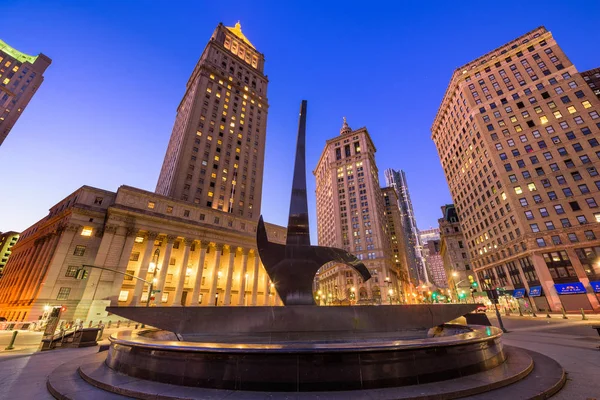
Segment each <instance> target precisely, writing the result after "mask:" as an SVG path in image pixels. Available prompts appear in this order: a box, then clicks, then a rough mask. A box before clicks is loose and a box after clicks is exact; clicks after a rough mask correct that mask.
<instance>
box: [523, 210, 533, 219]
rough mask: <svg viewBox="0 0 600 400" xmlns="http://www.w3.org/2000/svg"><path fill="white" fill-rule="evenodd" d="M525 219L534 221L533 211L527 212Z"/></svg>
mask: <svg viewBox="0 0 600 400" xmlns="http://www.w3.org/2000/svg"><path fill="white" fill-rule="evenodd" d="M525 218H527V219H533V213H532V212H531V211H525Z"/></svg>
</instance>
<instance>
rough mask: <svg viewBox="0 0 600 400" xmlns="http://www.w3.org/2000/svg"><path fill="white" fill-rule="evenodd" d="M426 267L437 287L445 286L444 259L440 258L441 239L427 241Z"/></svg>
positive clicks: (446, 285) (446, 284) (446, 283)
mask: <svg viewBox="0 0 600 400" xmlns="http://www.w3.org/2000/svg"><path fill="white" fill-rule="evenodd" d="M425 247H426V248H427V258H426V259H425V262H426V263H427V268H428V269H429V271H430V274H431V275H430V276H431V281H432V282H433V284H434V285H435V286H436V287H438V288H447V287H448V282H447V279H446V271H444V259H443V258H442V254H441V253H440V251H441V240H440V239H439V238H438V239H434V240H430V241H428V242H427V244H426V245H425Z"/></svg>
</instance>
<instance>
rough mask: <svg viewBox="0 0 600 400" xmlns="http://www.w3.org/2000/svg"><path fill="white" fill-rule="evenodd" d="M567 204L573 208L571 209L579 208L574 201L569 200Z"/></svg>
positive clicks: (576, 209) (577, 209)
mask: <svg viewBox="0 0 600 400" xmlns="http://www.w3.org/2000/svg"><path fill="white" fill-rule="evenodd" d="M569 206H570V207H571V210H573V211H579V210H581V207H579V203H578V202H576V201H570V202H569Z"/></svg>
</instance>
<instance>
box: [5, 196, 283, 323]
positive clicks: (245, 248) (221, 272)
mask: <svg viewBox="0 0 600 400" xmlns="http://www.w3.org/2000/svg"><path fill="white" fill-rule="evenodd" d="M267 230H268V235H269V239H270V240H271V241H274V242H279V243H284V241H285V234H286V230H285V228H283V227H278V226H275V225H271V224H267ZM255 231H256V222H255V221H253V220H249V219H247V218H240V217H237V216H234V215H231V214H230V213H227V212H224V211H220V210H214V209H212V208H210V207H205V206H196V205H194V204H190V203H189V202H185V201H181V200H175V199H172V198H169V197H166V196H161V195H158V194H156V193H153V192H147V191H144V190H140V189H136V188H133V187H129V186H121V187H120V188H119V190H118V191H117V192H116V193H114V192H109V191H106V190H102V189H97V188H92V187H89V186H83V187H82V188H80V189H78V190H77V191H75V192H74V193H72V194H71V195H69V196H68V197H66V198H65V199H63V200H62V201H61V202H59V203H58V204H56V205H55V206H54V207H52V208H51V209H50V212H49V214H48V215H47V216H46V217H45V218H43V219H42V220H40V221H39V222H37V223H36V224H34V225H33V226H31V227H30V228H28V229H27V230H25V231H24V232H23V234H22V236H21V239H20V240H19V242H18V243H17V245H15V246H14V248H13V255H12V256H11V258H10V260H9V262H8V264H7V266H6V269H5V274H4V276H3V277H2V279H0V316H3V317H6V318H7V319H8V320H13V321H37V320H38V319H44V316H45V315H46V313H47V311H48V310H49V309H51V308H52V307H53V306H57V305H60V306H64V307H66V311H65V312H64V313H63V315H62V318H63V319H66V320H75V319H81V320H85V321H88V320H90V321H91V320H96V321H97V320H99V319H102V318H106V316H107V314H106V312H105V311H104V308H105V307H106V306H107V305H138V306H139V305H145V304H147V303H149V304H150V305H161V306H178V305H187V306H215V305H218V306H223V305H225V306H229V305H232V306H243V305H277V304H281V303H280V300H279V298H278V297H277V294H276V291H275V290H274V288H273V286H272V285H271V282H270V281H269V277H268V275H267V274H266V271H265V270H264V268H263V266H262V264H261V262H260V258H259V257H258V254H257V250H256V238H255V236H256V232H255ZM85 265H93V266H97V267H103V268H106V270H102V269H97V268H91V267H85ZM81 268H84V269H86V270H87V271H88V273H89V275H88V276H87V278H86V279H78V277H77V271H78V270H79V269H81ZM136 278H141V279H143V280H144V281H146V282H144V281H142V280H138V279H136ZM153 279H155V284H154V289H155V290H156V293H154V294H153V296H151V298H150V299H148V295H149V293H148V289H149V282H151V281H152V280H153ZM153 291H154V290H153Z"/></svg>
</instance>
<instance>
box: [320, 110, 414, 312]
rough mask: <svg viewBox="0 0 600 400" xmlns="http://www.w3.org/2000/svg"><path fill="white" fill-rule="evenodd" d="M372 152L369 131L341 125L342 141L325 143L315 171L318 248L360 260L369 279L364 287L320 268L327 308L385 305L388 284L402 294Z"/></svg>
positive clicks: (334, 269)
mask: <svg viewBox="0 0 600 400" xmlns="http://www.w3.org/2000/svg"><path fill="white" fill-rule="evenodd" d="M375 151H376V149H375V145H374V144H373V141H372V140H371V136H370V135H369V132H368V131H367V129H366V128H360V129H357V130H352V129H351V128H350V127H349V126H348V124H347V123H346V120H345V119H344V124H343V126H342V129H341V130H340V135H339V136H336V137H334V138H333V139H329V140H327V142H326V144H325V148H324V149H323V153H322V154H321V157H320V158H319V162H318V163H317V167H316V168H315V170H314V171H313V173H314V175H315V178H316V181H317V187H316V195H317V232H318V235H319V245H322V246H332V247H339V248H343V249H345V250H347V251H349V252H350V253H352V254H354V255H355V256H356V257H358V258H359V259H360V260H363V262H364V263H365V265H366V267H367V268H368V269H369V270H370V271H371V275H372V278H371V279H370V280H369V281H367V282H363V281H362V278H361V277H360V275H359V274H358V273H356V271H354V269H352V268H351V267H348V266H346V265H339V264H331V265H327V266H325V267H323V268H321V271H320V272H319V275H318V279H319V290H320V291H321V292H322V294H321V296H325V299H324V301H326V302H327V303H328V304H329V303H330V301H332V302H353V301H361V302H372V303H382V302H383V303H388V302H389V297H388V296H389V294H388V292H389V288H388V283H387V282H388V280H389V281H390V288H391V289H392V290H394V291H401V290H402V289H401V284H400V280H399V272H398V271H397V269H396V266H395V264H394V263H393V262H392V255H391V247H390V236H389V234H388V232H387V223H386V216H385V208H384V204H383V196H382V195H381V189H380V185H379V178H378V169H377V165H376V163H375ZM393 293H396V292H393ZM330 295H331V296H330ZM392 297H393V296H392Z"/></svg>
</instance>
